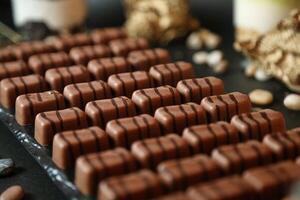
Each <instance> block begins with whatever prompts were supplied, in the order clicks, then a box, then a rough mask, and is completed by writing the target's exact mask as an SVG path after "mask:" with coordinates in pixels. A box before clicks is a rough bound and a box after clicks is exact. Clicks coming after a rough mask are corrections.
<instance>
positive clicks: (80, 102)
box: [63, 80, 112, 109]
mask: <svg viewBox="0 0 300 200" xmlns="http://www.w3.org/2000/svg"><path fill="white" fill-rule="evenodd" d="M63 94H64V97H65V98H66V100H67V102H68V105H70V106H71V107H78V108H81V109H84V108H85V105H86V104H87V103H88V102H90V101H95V100H100V99H109V98H111V97H112V95H111V89H110V87H109V86H108V84H107V83H105V82H104V81H101V80H99V81H91V82H85V83H74V84H70V85H67V86H66V87H65V88H64V92H63Z"/></svg>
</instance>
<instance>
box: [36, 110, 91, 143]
mask: <svg viewBox="0 0 300 200" xmlns="http://www.w3.org/2000/svg"><path fill="white" fill-rule="evenodd" d="M86 127H87V121H86V115H85V113H84V112H83V111H82V110H80V109H79V108H76V107H72V108H68V109H64V110H55V111H47V112H42V113H39V114H38V115H37V116H36V118H35V125H34V138H35V139H36V141H37V142H38V143H39V144H41V145H45V146H47V145H50V144H51V143H52V140H53V137H54V135H55V134H56V133H58V132H61V131H68V130H74V129H81V128H86Z"/></svg>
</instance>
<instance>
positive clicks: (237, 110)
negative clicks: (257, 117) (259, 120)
mask: <svg viewBox="0 0 300 200" xmlns="http://www.w3.org/2000/svg"><path fill="white" fill-rule="evenodd" d="M201 106H202V107H203V108H204V109H205V110H206V112H207V113H208V117H209V121H210V122H216V121H230V120H231V118H232V117H233V116H234V115H236V114H242V113H249V112H250V111H251V102H250V99H249V97H248V96H247V95H245V94H242V93H240V92H233V93H228V94H224V95H216V96H209V97H205V98H204V99H203V100H202V101H201Z"/></svg>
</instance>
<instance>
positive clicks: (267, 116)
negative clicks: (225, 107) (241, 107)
mask: <svg viewBox="0 0 300 200" xmlns="http://www.w3.org/2000/svg"><path fill="white" fill-rule="evenodd" d="M231 124H232V125H234V126H235V127H236V128H237V129H238V130H239V132H240V133H241V134H242V135H243V138H246V139H256V140H262V139H263V137H264V136H265V135H267V134H272V133H276V132H281V131H285V120H284V117H283V115H282V114H281V113H280V112H277V111H275V110H271V109H266V110H262V111H259V112H252V113H247V114H246V113H244V114H241V115H236V116H234V117H233V118H232V119H231Z"/></svg>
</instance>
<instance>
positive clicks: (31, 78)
mask: <svg viewBox="0 0 300 200" xmlns="http://www.w3.org/2000/svg"><path fill="white" fill-rule="evenodd" d="M47 89H48V87H47V84H46V81H45V80H44V78H43V77H41V76H40V75H27V76H19V77H14V78H6V79H3V80H1V82H0V96H1V104H2V106H3V107H5V108H14V107H15V101H16V98H17V97H18V96H19V95H22V94H27V93H34V92H43V91H45V90H47Z"/></svg>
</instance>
